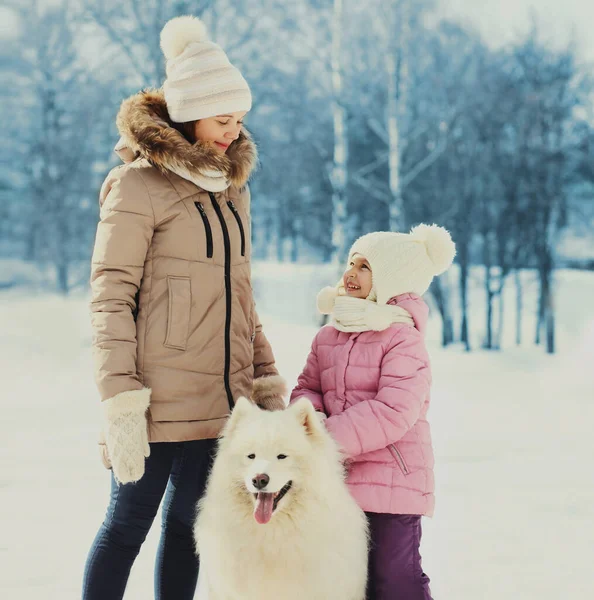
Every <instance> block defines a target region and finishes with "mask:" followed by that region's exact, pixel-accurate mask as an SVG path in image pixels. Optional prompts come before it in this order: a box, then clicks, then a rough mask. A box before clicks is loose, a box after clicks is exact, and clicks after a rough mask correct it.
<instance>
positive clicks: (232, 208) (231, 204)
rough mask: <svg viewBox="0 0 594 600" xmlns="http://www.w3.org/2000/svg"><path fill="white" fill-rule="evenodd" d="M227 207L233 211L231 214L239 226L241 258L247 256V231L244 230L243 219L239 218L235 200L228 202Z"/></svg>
mask: <svg viewBox="0 0 594 600" xmlns="http://www.w3.org/2000/svg"><path fill="white" fill-rule="evenodd" d="M227 206H228V207H229V208H230V209H231V212H232V213H233V214H234V215H235V220H236V221H237V225H238V226H239V233H240V234H241V256H245V231H244V229H243V223H242V222H241V217H240V216H239V211H238V210H237V207H236V206H235V204H234V203H233V200H229V202H227Z"/></svg>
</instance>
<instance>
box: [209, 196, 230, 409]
mask: <svg viewBox="0 0 594 600" xmlns="http://www.w3.org/2000/svg"><path fill="white" fill-rule="evenodd" d="M208 195H209V197H210V201H211V202H212V205H213V208H214V210H215V212H216V213H217V217H218V218H219V221H220V223H221V229H222V230H223V242H224V245H225V302H226V310H225V373H224V381H225V391H226V392H227V402H228V403H229V408H230V409H231V410H233V405H234V402H233V394H232V393H231V384H230V381H229V373H230V370H231V239H230V238H229V230H228V229H227V224H226V223H225V217H224V216H223V212H222V211H221V207H220V206H219V203H218V202H217V199H216V197H215V195H214V194H213V193H212V192H208Z"/></svg>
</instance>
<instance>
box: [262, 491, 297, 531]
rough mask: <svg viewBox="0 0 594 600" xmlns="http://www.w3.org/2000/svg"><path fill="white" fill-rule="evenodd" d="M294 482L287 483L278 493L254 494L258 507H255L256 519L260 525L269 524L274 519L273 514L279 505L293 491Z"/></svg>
mask: <svg viewBox="0 0 594 600" xmlns="http://www.w3.org/2000/svg"><path fill="white" fill-rule="evenodd" d="M292 485H293V482H292V481H289V482H288V483H286V484H285V485H284V486H283V487H282V488H281V489H280V490H279V491H278V492H258V493H257V494H254V498H255V499H256V506H255V507H254V518H255V519H256V521H258V523H260V525H264V524H265V523H268V521H270V519H271V518H272V513H274V511H275V510H276V507H277V506H278V503H279V502H280V501H281V499H282V498H283V497H284V495H285V494H286V493H287V492H288V491H289V490H290V489H291V486H292Z"/></svg>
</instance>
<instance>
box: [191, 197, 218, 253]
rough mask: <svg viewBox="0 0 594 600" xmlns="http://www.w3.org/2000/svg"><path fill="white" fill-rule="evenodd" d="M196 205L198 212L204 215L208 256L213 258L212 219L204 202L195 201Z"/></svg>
mask: <svg viewBox="0 0 594 600" xmlns="http://www.w3.org/2000/svg"><path fill="white" fill-rule="evenodd" d="M194 206H195V207H196V208H197V209H198V212H199V213H200V216H201V217H202V222H203V223H204V233H205V234H206V257H207V258H212V255H213V247H212V228H211V226H210V221H209V220H208V215H207V214H206V210H204V206H203V204H202V202H194Z"/></svg>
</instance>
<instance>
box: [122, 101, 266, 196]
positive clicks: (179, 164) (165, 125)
mask: <svg viewBox="0 0 594 600" xmlns="http://www.w3.org/2000/svg"><path fill="white" fill-rule="evenodd" d="M116 124H117V127H118V131H119V132H120V135H121V136H122V139H121V140H120V142H119V143H118V145H117V146H116V152H117V153H118V154H119V155H120V157H121V158H122V159H123V160H124V161H126V162H128V161H130V160H132V159H134V158H135V157H137V156H141V157H142V158H145V159H146V160H148V161H149V162H150V163H151V164H152V165H153V166H155V167H156V168H158V169H160V170H161V171H173V172H180V171H184V172H187V173H189V174H190V175H195V176H197V177H201V176H204V175H208V173H209V172H213V171H218V172H221V173H223V174H224V175H225V176H226V178H227V179H228V180H229V182H230V183H231V185H233V186H235V187H237V188H241V187H243V186H244V185H245V184H246V183H247V181H248V179H249V177H250V175H251V173H252V172H253V170H254V169H255V167H256V164H257V151H256V146H255V144H254V142H253V141H252V139H251V136H250V134H249V132H248V131H247V130H246V129H245V128H243V127H242V129H241V133H240V134H239V138H238V139H237V140H235V141H234V142H233V143H232V144H231V146H229V149H228V150H227V152H226V154H219V153H218V152H217V151H216V150H215V149H214V148H212V147H211V146H208V145H207V144H203V143H201V142H197V143H196V144H190V142H188V141H187V140H186V139H185V138H184V137H183V135H182V134H181V133H179V131H177V129H175V128H174V127H173V126H172V124H171V119H170V118H169V113H168V112H167V105H166V103H165V96H164V95H163V92H162V91H161V90H144V91H142V92H139V93H138V94H135V95H134V96H131V97H130V98H127V99H126V100H124V101H123V102H122V105H121V107H120V110H119V113H118V116H117V120H116Z"/></svg>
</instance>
